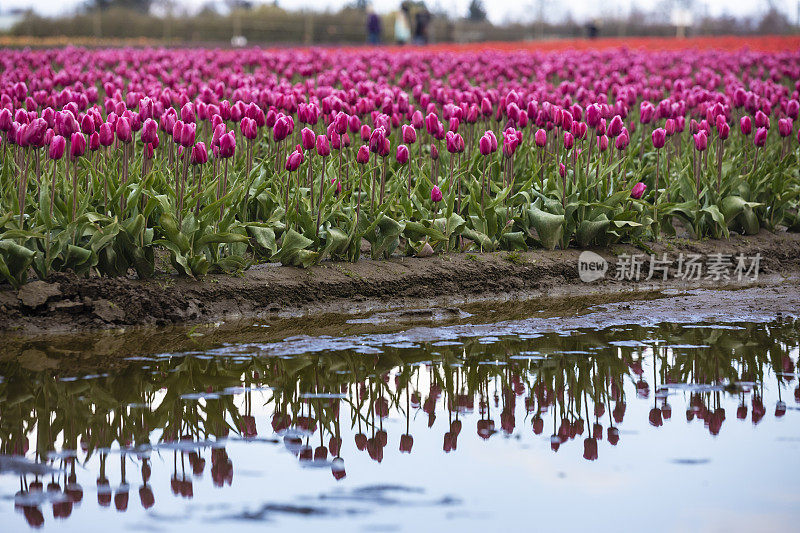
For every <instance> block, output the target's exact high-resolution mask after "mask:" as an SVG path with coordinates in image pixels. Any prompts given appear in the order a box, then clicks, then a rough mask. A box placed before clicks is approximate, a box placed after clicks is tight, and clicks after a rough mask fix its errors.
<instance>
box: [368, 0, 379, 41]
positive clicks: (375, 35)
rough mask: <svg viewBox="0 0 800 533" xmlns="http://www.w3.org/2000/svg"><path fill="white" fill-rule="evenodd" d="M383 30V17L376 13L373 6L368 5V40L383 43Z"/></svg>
mask: <svg viewBox="0 0 800 533" xmlns="http://www.w3.org/2000/svg"><path fill="white" fill-rule="evenodd" d="M382 31H383V28H382V24H381V18H380V17H379V16H378V14H377V13H375V10H374V9H373V8H372V6H367V42H368V43H369V44H381V33H382Z"/></svg>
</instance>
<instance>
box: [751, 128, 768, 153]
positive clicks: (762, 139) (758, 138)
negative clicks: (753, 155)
mask: <svg viewBox="0 0 800 533" xmlns="http://www.w3.org/2000/svg"><path fill="white" fill-rule="evenodd" d="M753 144H754V145H756V146H757V147H759V148H761V147H762V146H764V145H765V144H767V128H758V129H757V130H756V135H755V137H754V138H753Z"/></svg>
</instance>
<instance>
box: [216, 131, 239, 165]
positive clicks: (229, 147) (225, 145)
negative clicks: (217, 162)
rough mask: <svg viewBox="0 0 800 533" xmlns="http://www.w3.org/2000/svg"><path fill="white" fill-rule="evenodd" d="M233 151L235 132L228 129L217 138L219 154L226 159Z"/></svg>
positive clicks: (231, 155)
mask: <svg viewBox="0 0 800 533" xmlns="http://www.w3.org/2000/svg"><path fill="white" fill-rule="evenodd" d="M234 153H236V134H235V133H233V132H232V131H229V132H228V133H225V134H223V135H221V136H220V138H219V156H220V157H221V158H223V159H228V158H229V157H233V154H234Z"/></svg>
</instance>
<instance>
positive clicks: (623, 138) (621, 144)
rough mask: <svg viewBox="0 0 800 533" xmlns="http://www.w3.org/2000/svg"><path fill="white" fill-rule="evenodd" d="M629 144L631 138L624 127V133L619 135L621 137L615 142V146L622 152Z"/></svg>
mask: <svg viewBox="0 0 800 533" xmlns="http://www.w3.org/2000/svg"><path fill="white" fill-rule="evenodd" d="M629 143H630V137H629V136H628V130H627V129H626V128H625V127H623V128H622V131H621V132H620V133H619V135H617V138H616V140H615V141H614V146H615V147H616V148H617V150H619V151H620V152H621V151H622V150H624V149H625V148H627V147H628V144H629Z"/></svg>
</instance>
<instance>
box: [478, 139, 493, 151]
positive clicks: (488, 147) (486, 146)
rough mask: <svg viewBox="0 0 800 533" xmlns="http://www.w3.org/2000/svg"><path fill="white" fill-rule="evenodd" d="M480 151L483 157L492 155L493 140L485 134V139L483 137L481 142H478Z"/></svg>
mask: <svg viewBox="0 0 800 533" xmlns="http://www.w3.org/2000/svg"><path fill="white" fill-rule="evenodd" d="M478 149H479V150H480V152H481V155H489V154H491V153H492V140H491V139H490V138H489V137H487V136H486V135H485V134H484V135H483V137H481V139H480V141H478Z"/></svg>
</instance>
